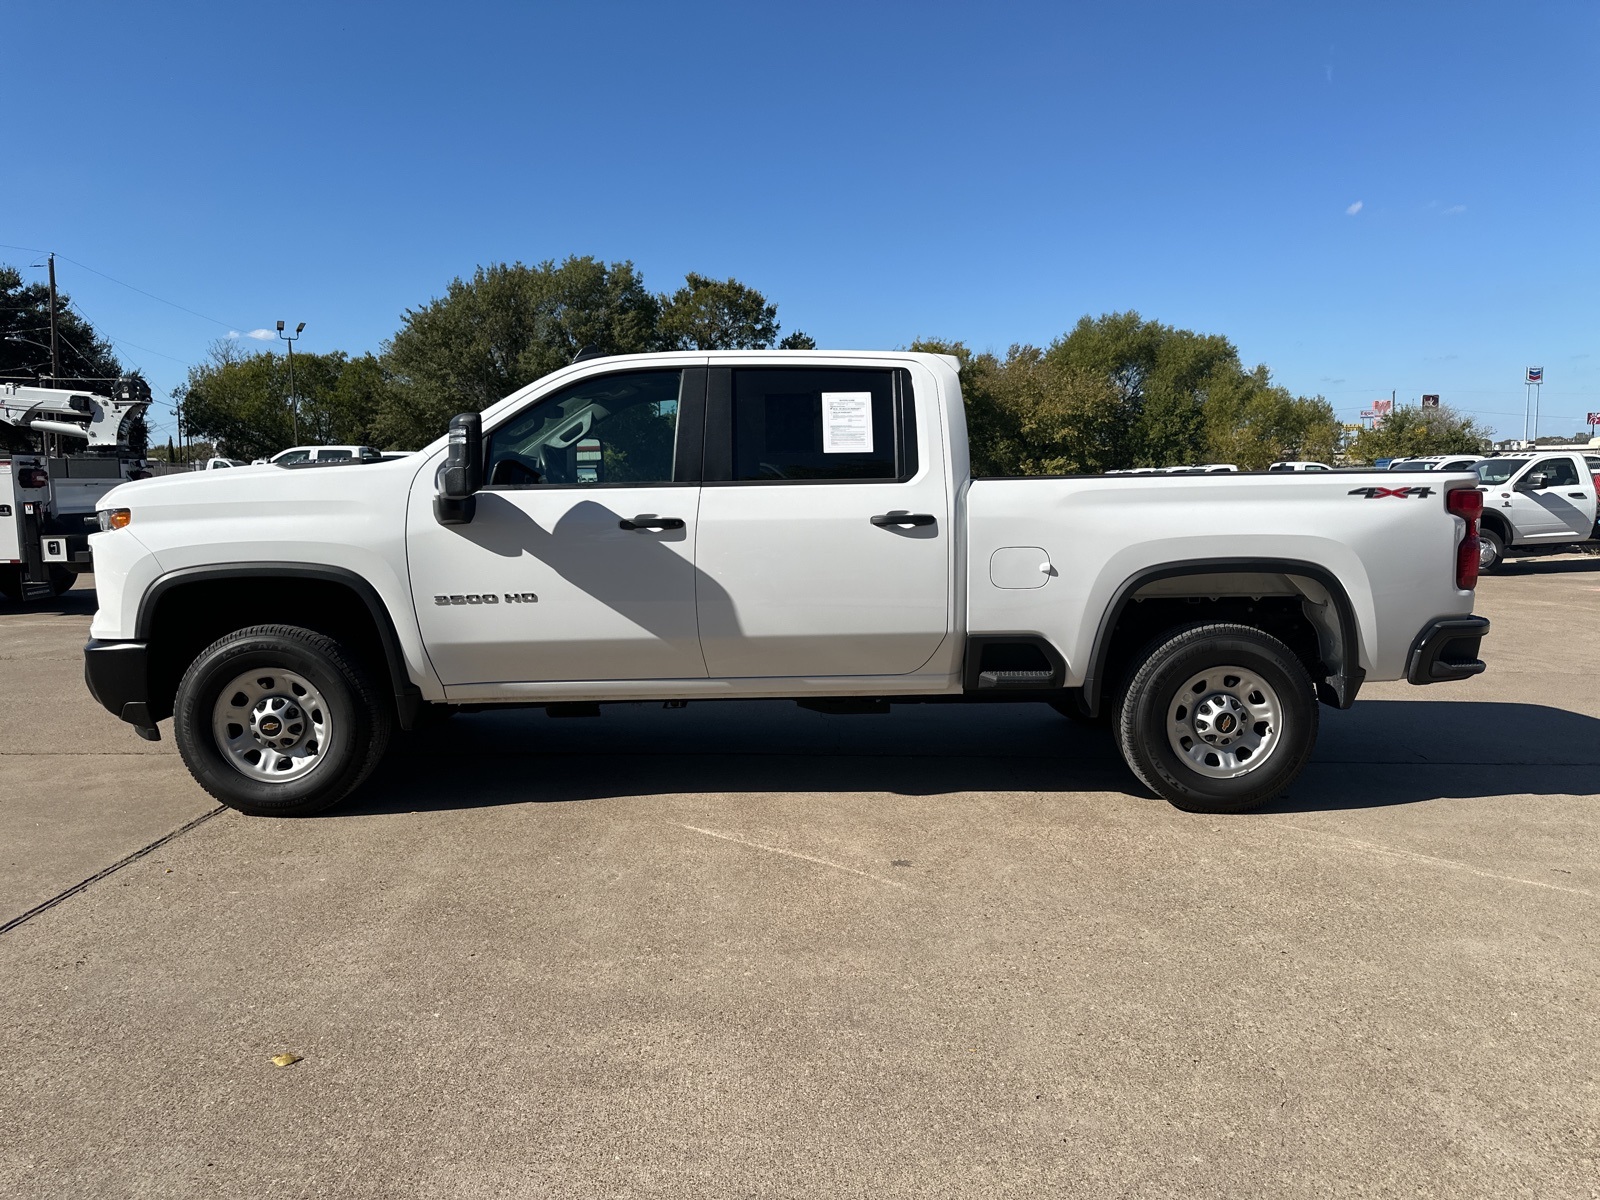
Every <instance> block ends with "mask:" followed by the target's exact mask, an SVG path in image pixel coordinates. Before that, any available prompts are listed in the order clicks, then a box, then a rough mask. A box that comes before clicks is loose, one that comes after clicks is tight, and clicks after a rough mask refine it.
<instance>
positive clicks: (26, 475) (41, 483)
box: [17, 467, 50, 488]
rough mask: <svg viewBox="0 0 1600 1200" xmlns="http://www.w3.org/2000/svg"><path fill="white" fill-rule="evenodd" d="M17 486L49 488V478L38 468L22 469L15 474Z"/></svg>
mask: <svg viewBox="0 0 1600 1200" xmlns="http://www.w3.org/2000/svg"><path fill="white" fill-rule="evenodd" d="M17 486H18V487H23V488H42V487H49V486H50V476H49V475H47V474H46V473H45V472H43V471H41V470H40V469H39V468H38V467H23V468H22V470H20V471H18V472H17Z"/></svg>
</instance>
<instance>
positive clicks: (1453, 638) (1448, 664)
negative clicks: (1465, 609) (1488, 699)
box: [1406, 617, 1489, 683]
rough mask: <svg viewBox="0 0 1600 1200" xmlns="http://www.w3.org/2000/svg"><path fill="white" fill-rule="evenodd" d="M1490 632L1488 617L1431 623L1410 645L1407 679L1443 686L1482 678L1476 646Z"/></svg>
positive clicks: (1449, 619)
mask: <svg viewBox="0 0 1600 1200" xmlns="http://www.w3.org/2000/svg"><path fill="white" fill-rule="evenodd" d="M1488 632H1489V619H1488V618H1487V617H1441V618H1440V619H1439V620H1436V621H1430V622H1429V623H1428V625H1427V627H1426V628H1425V629H1423V631H1422V632H1421V633H1419V634H1418V635H1417V640H1416V641H1415V642H1413V643H1412V644H1411V656H1410V657H1409V658H1408V659H1407V660H1406V679H1407V680H1408V681H1409V682H1411V683H1445V682H1448V681H1449V680H1452V679H1470V678H1472V676H1474V675H1479V674H1482V672H1483V669H1484V663H1483V660H1482V659H1481V658H1479V657H1478V643H1479V642H1481V641H1482V640H1483V636H1484V635H1485V634H1486V633H1488Z"/></svg>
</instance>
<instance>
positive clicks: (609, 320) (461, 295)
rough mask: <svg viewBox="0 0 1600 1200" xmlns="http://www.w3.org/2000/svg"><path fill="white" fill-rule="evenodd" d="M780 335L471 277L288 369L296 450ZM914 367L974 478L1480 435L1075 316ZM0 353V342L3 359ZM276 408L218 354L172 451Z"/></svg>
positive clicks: (593, 290)
mask: <svg viewBox="0 0 1600 1200" xmlns="http://www.w3.org/2000/svg"><path fill="white" fill-rule="evenodd" d="M7 271H10V269H9V268H0V297H4V296H7V295H11V294H13V293H15V292H16V291H17V289H19V288H20V287H21V277H20V276H19V275H17V273H16V272H15V271H10V273H9V274H6V273H5V272H7ZM34 287H35V290H38V285H34ZM8 288H9V289H10V291H9V292H8V291H7V290H6V289H8ZM28 295H29V296H30V297H32V293H31V292H30V293H28ZM33 298H34V299H37V297H33ZM4 311H5V310H0V331H3V329H4ZM73 319H74V320H77V317H76V314H73ZM781 333H782V327H781V325H780V324H779V321H778V306H777V305H776V304H775V303H773V302H771V301H769V300H768V299H767V297H766V296H764V295H763V294H762V293H761V292H759V291H757V290H756V289H755V288H752V287H749V286H747V285H746V284H743V283H741V282H739V281H738V280H736V279H731V278H730V279H713V278H711V277H709V276H705V275H699V274H695V273H690V274H689V275H688V276H686V277H685V279H684V282H683V285H682V286H681V287H678V288H676V289H674V290H673V291H670V292H659V293H658V292H652V291H651V290H649V289H648V288H647V287H646V286H645V283H644V280H643V278H642V276H641V275H640V273H639V271H638V270H637V268H636V267H635V266H634V265H633V263H631V262H613V263H605V262H601V261H600V260H598V259H595V258H592V257H587V256H585V257H579V256H573V257H569V258H567V259H566V260H564V261H562V262H560V263H557V262H555V261H553V260H551V261H545V262H541V263H537V264H534V265H531V266H530V265H526V264H523V263H520V262H517V263H496V264H492V265H489V266H480V267H479V268H477V270H476V271H474V272H473V274H472V276H471V278H469V279H461V278H457V279H455V280H452V281H451V283H450V284H449V286H448V287H447V288H446V289H445V291H444V294H443V295H441V296H438V297H436V298H434V299H432V300H430V301H429V302H428V303H426V304H424V305H422V306H420V307H418V308H414V309H407V310H406V311H405V312H404V314H403V315H402V317H401V322H400V328H399V329H398V330H397V331H396V332H395V334H394V335H393V336H392V337H391V338H389V339H388V340H387V341H386V342H384V343H383V345H382V346H381V347H380V350H379V353H376V354H372V353H365V354H359V355H351V354H348V353H346V352H344V351H339V350H335V351H331V352H328V353H323V354H311V353H296V354H295V356H294V384H293V392H294V394H295V395H296V396H298V404H297V406H296V407H297V415H298V429H299V441H300V442H302V443H342V444H357V445H372V446H378V447H381V448H384V449H417V448H419V447H421V446H423V445H426V444H427V443H429V442H431V441H433V440H434V439H435V438H437V437H438V436H439V435H440V434H442V433H443V432H444V430H445V427H446V425H447V423H448V422H449V419H450V418H451V417H452V416H454V415H455V414H456V413H458V412H462V411H468V410H474V411H476V410H481V409H483V408H486V407H487V406H488V405H490V404H493V403H494V402H495V401H497V400H500V399H502V398H503V397H505V396H507V395H510V394H511V393H512V392H514V391H516V390H517V389H519V388H521V387H524V386H525V385H527V384H529V383H532V382H533V381H534V380H536V379H539V378H541V377H542V376H544V375H547V374H549V373H550V372H551V371H554V370H556V369H558V368H560V367H563V366H565V365H567V364H568V363H570V362H571V361H572V359H573V358H574V357H575V356H576V355H577V354H578V352H579V351H581V350H584V349H587V348H592V349H594V350H597V351H599V352H600V353H603V354H630V353H644V352H649V351H656V350H737V349H767V348H771V347H779V348H786V349H811V348H814V347H815V345H816V343H815V342H814V340H813V339H812V338H810V337H809V336H807V335H806V334H805V333H802V332H798V331H797V332H793V333H790V334H788V335H787V336H780V334H781ZM71 336H72V337H73V339H74V341H75V342H76V343H77V344H80V345H86V346H92V347H95V349H96V352H97V354H98V355H99V357H98V358H97V359H95V360H94V361H95V362H97V363H98V364H100V366H102V367H103V366H105V365H106V364H107V362H110V363H113V364H114V359H110V358H108V357H107V356H109V347H108V346H105V345H104V344H103V343H101V342H100V341H99V340H98V339H97V338H96V337H95V335H94V333H93V330H92V329H90V328H88V325H87V322H83V323H82V326H81V327H80V326H78V325H73V326H72V327H71ZM910 348H911V349H913V350H926V351H933V352H937V353H945V354H951V355H954V356H955V357H956V358H957V359H958V360H959V362H960V369H961V384H962V392H963V394H964V396H965V399H966V405H967V423H968V429H969V433H970V440H971V445H972V459H973V469H974V471H975V472H976V473H978V474H984V475H1027V474H1063V473H1085V474H1094V473H1099V472H1102V471H1108V470H1117V469H1122V468H1128V467H1140V466H1150V467H1164V466H1176V465H1185V464H1197V463H1203V462H1228V463H1235V464H1237V465H1238V466H1239V467H1241V468H1243V469H1245V470H1252V469H1260V468H1262V467H1265V466H1267V465H1269V464H1270V463H1272V462H1275V461H1278V460H1281V459H1309V460H1314V461H1321V462H1330V463H1331V462H1335V461H1338V460H1340V459H1341V458H1348V459H1350V460H1353V461H1358V462H1371V461H1373V460H1374V459H1377V458H1386V457H1398V456H1410V455H1417V454H1444V453H1457V452H1474V451H1478V450H1481V449H1483V448H1485V447H1486V445H1487V441H1488V436H1487V431H1486V430H1484V429H1482V428H1481V427H1479V426H1478V425H1477V424H1476V423H1474V422H1473V421H1472V420H1470V419H1468V418H1465V417H1463V416H1460V415H1458V414H1456V413H1454V412H1452V411H1451V410H1449V409H1447V408H1444V409H1407V408H1401V409H1397V410H1396V411H1395V412H1394V413H1393V414H1392V415H1390V416H1389V417H1388V418H1387V419H1386V420H1385V421H1384V422H1383V424H1382V425H1381V426H1380V427H1378V428H1375V429H1362V430H1361V431H1360V432H1358V433H1354V434H1353V435H1352V434H1351V432H1350V431H1349V430H1348V429H1347V428H1346V427H1345V426H1344V425H1342V424H1341V423H1340V422H1339V421H1338V419H1337V418H1336V416H1335V414H1334V411H1333V407H1332V405H1330V404H1329V403H1328V402H1327V400H1325V399H1324V398H1323V397H1321V396H1300V395H1295V394H1293V393H1291V392H1290V391H1289V390H1288V389H1286V388H1284V387H1282V386H1280V385H1278V384H1275V383H1274V382H1273V381H1272V377H1271V373H1270V372H1269V371H1268V369H1267V367H1266V366H1264V365H1257V366H1254V367H1247V366H1246V365H1245V364H1244V363H1243V361H1242V360H1241V359H1240V357H1239V352H1238V349H1237V348H1236V347H1235V346H1234V344H1233V343H1232V342H1231V341H1229V340H1228V339H1227V338H1226V337H1223V336H1221V335H1219V334H1205V333H1196V332H1193V331H1191V330H1186V329H1178V328H1175V327H1173V326H1170V325H1164V324H1162V323H1160V322H1158V321H1152V320H1147V319H1146V318H1144V317H1142V316H1141V315H1140V314H1138V313H1136V312H1121V313H1107V314H1103V315H1101V316H1098V317H1090V316H1085V317H1083V318H1082V319H1080V320H1079V321H1078V322H1077V324H1076V325H1074V326H1073V327H1072V328H1071V329H1070V330H1068V331H1067V332H1065V333H1064V334H1062V335H1061V336H1060V337H1058V338H1056V339H1055V340H1054V341H1052V342H1050V343H1049V344H1048V345H1046V346H1043V347H1040V346H1033V345H1014V346H1012V347H1010V348H1009V349H1008V350H1007V351H1006V352H1005V353H1004V354H996V353H993V352H989V351H981V352H980V351H974V350H972V349H971V348H969V347H968V346H967V345H966V344H965V343H963V342H960V341H954V340H947V339H940V338H924V339H919V340H917V341H915V342H913V343H912V345H911V347H910ZM5 349H6V343H5V342H4V341H0V353H3V352H4V351H5ZM4 361H5V360H4V359H0V365H3V364H4ZM87 361H89V360H87V359H86V362H87ZM290 394H291V392H290V381H289V365H288V360H287V358H286V357H285V356H284V355H283V354H281V353H276V352H274V351H268V350H260V351H255V352H250V351H248V350H246V349H245V348H244V347H243V346H242V345H241V344H240V343H239V342H237V341H223V342H218V343H217V344H215V345H214V346H213V347H212V350H211V353H210V356H209V358H208V359H207V361H205V362H203V363H200V364H197V365H195V366H193V367H191V368H190V370H189V372H188V376H187V378H186V380H185V381H184V383H183V384H182V385H181V386H180V387H179V388H177V389H176V391H175V392H174V393H173V395H174V399H176V400H177V401H178V404H179V408H180V413H181V415H182V421H183V425H184V428H185V432H186V434H187V436H188V437H190V438H194V439H196V440H198V441H199V442H201V443H202V444H204V445H205V446H206V447H207V449H208V450H209V449H211V448H214V449H215V452H216V453H219V454H225V455H227V456H230V457H234V458H244V459H249V458H257V457H261V456H264V455H268V454H271V453H274V452H276V451H278V450H281V449H283V448H284V447H285V446H289V445H291V444H293V442H294V440H295V430H296V412H295V411H293V410H291V408H290V405H289V402H288V400H289V397H290Z"/></svg>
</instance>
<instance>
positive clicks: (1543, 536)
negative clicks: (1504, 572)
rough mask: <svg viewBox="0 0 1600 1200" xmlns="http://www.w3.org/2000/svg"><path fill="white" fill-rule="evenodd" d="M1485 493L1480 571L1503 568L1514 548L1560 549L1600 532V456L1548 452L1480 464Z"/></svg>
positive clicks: (1509, 457) (1477, 468)
mask: <svg viewBox="0 0 1600 1200" xmlns="http://www.w3.org/2000/svg"><path fill="white" fill-rule="evenodd" d="M1476 471H1477V475H1478V479H1479V481H1480V483H1481V485H1482V486H1481V487H1480V489H1479V490H1480V491H1482V492H1483V494H1484V495H1483V521H1482V526H1483V528H1482V531H1481V533H1480V534H1479V544H1480V546H1481V558H1480V559H1479V570H1481V571H1483V572H1485V573H1488V572H1491V571H1495V570H1498V569H1499V567H1500V564H1501V563H1502V562H1503V561H1504V559H1505V557H1506V554H1507V552H1509V551H1511V550H1524V551H1537V550H1541V549H1544V550H1550V549H1559V548H1561V547H1563V546H1570V545H1572V544H1573V543H1574V542H1583V541H1589V540H1591V539H1593V538H1595V537H1596V536H1597V533H1596V528H1595V518H1596V511H1597V508H1596V506H1597V502H1600V495H1597V490H1600V455H1593V454H1584V453H1581V452H1579V451H1558V452H1551V451H1544V452H1541V453H1534V454H1507V455H1504V456H1502V457H1499V458H1486V459H1483V460H1482V461H1481V462H1479V463H1478V464H1477V467H1476Z"/></svg>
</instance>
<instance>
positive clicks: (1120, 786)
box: [330, 699, 1600, 819]
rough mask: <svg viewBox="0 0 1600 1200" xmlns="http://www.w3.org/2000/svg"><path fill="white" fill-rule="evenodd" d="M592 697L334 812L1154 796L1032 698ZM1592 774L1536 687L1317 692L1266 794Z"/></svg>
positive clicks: (417, 756)
mask: <svg viewBox="0 0 1600 1200" xmlns="http://www.w3.org/2000/svg"><path fill="white" fill-rule="evenodd" d="M603 711H604V715H603V716H601V717H599V718H595V719H589V720H559V721H557V720H551V719H549V718H548V717H546V716H545V715H544V714H543V713H541V712H538V711H531V710H508V711H505V712H485V713H478V714H468V715H463V716H460V717H457V718H456V719H455V720H454V721H453V722H451V724H450V726H448V727H446V729H445V730H443V731H441V734H440V736H439V737H438V738H437V739H436V740H435V741H434V742H433V743H432V748H431V749H430V750H428V751H427V752H426V753H410V754H405V755H392V756H391V758H390V759H389V761H388V762H387V763H386V764H384V766H383V767H382V768H380V770H379V772H378V773H377V774H376V775H375V776H374V778H373V779H372V781H370V782H369V783H368V784H367V785H366V786H365V787H364V788H363V789H362V790H361V791H360V792H359V793H358V794H357V795H356V796H354V797H352V798H351V800H350V801H348V802H347V803H346V804H343V805H341V806H339V807H338V808H336V809H334V810H333V811H332V813H330V815H331V816H334V817H337V816H341V815H360V814H372V813H381V812H394V813H401V812H414V811H418V810H423V809H452V808H474V807H482V806H491V805H502V804H525V803H534V804H548V803H563V802H569V801H583V800H596V799H602V798H607V797H623V796H631V797H637V796H653V795H677V794H684V793H688V794H709V795H717V796H727V797H728V799H727V802H728V803H730V804H736V803H737V802H738V795H739V794H740V793H794V794H795V803H796V804H804V803H806V800H805V795H804V794H805V793H813V794H814V793H829V794H840V793H860V794H861V795H860V799H861V803H863V804H871V803H874V797H877V796H882V795H885V794H887V795H891V796H942V795H954V794H957V793H963V792H986V793H999V792H1042V793H1058V794H1065V793H1085V792H1088V793H1107V794H1106V795H1105V796H1104V797H1103V798H1102V799H1103V801H1104V802H1105V803H1108V804H1111V803H1125V802H1126V801H1125V800H1124V799H1123V797H1126V796H1141V797H1144V799H1145V800H1147V801H1148V802H1149V803H1152V804H1155V803H1163V802H1160V801H1156V800H1154V799H1151V798H1149V797H1147V796H1145V794H1144V793H1143V792H1142V790H1141V789H1140V788H1139V785H1138V784H1137V783H1136V782H1135V781H1134V779H1133V777H1132V776H1131V775H1130V774H1129V773H1128V771H1127V768H1126V767H1124V766H1123V764H1122V761H1121V759H1120V758H1119V757H1118V756H1117V755H1116V753H1115V751H1114V749H1113V747H1112V745H1111V739H1110V736H1109V734H1108V733H1106V732H1105V731H1104V730H1102V729H1098V728H1093V727H1090V728H1084V727H1082V726H1078V725H1075V724H1073V723H1071V722H1068V721H1066V720H1064V719H1063V718H1061V717H1059V716H1058V715H1056V714H1055V713H1054V712H1052V711H1051V710H1050V709H1048V708H1046V707H1045V706H1044V705H1042V704H1016V705H1010V704H993V705H956V704H928V705H905V706H900V707H896V708H895V709H894V710H893V711H892V712H890V713H887V714H883V715H872V716H832V715H824V714H820V713H815V712H809V711H804V710H801V709H798V708H796V707H795V705H794V704H793V703H792V702H789V701H784V700H759V701H728V702H719V703H702V704H692V705H690V706H689V707H688V708H687V709H684V710H681V711H663V710H662V708H661V706H660V705H659V704H608V705H606V706H604V709H603ZM1487 730H1493V731H1494V735H1493V736H1486V735H1485V734H1484V732H1483V731H1487ZM1596 780H1600V720H1597V719H1595V718H1594V717H1589V716H1584V715H1582V714H1580V713H1573V712H1568V711H1566V710H1563V709H1558V708H1551V707H1547V706H1544V705H1536V704H1507V703H1495V702H1451V701H1432V700H1420V699H1419V700H1373V701H1362V702H1359V703H1358V704H1357V705H1356V707H1355V708H1354V709H1352V710H1350V711H1349V712H1345V713H1340V712H1335V711H1332V710H1328V709H1324V710H1323V726H1322V737H1321V739H1320V741H1319V744H1318V749H1317V753H1316V755H1315V756H1314V757H1313V760H1312V762H1311V765H1310V766H1309V767H1308V768H1307V770H1306V773H1305V774H1304V775H1303V776H1302V777H1301V779H1300V781H1299V782H1298V783H1297V784H1296V785H1295V787H1294V789H1293V791H1292V793H1291V794H1290V795H1289V796H1287V797H1285V798H1284V799H1282V800H1280V801H1279V802H1278V803H1276V804H1274V805H1273V806H1271V807H1270V809H1269V810H1267V811H1273V812H1306V811H1313V810H1335V809H1351V808H1372V807H1382V806H1385V805H1393V804H1414V803H1420V802H1423V801H1430V800H1441V799H1448V798H1472V797H1492V796H1521V795H1528V794H1531V795H1562V794H1577V795H1585V794H1588V793H1590V792H1592V791H1594V790H1595V788H1596ZM1068 798H1069V797H1068V796H1066V795H1063V799H1064V800H1065V799H1068ZM952 803H960V801H959V800H952ZM1163 807H1165V805H1164V803H1163ZM1207 819H1214V818H1207ZM1241 819H1247V818H1241Z"/></svg>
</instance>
